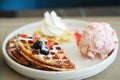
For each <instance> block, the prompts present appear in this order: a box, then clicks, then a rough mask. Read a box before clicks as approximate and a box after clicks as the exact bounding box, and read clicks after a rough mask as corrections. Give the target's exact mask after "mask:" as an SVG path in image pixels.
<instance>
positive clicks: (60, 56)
mask: <svg viewBox="0 0 120 80" xmlns="http://www.w3.org/2000/svg"><path fill="white" fill-rule="evenodd" d="M63 56H64V55H63V54H55V56H54V59H62V58H63Z"/></svg>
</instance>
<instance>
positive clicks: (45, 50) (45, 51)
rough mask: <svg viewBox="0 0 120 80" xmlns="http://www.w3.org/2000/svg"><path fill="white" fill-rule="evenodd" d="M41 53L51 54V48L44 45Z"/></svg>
mask: <svg viewBox="0 0 120 80" xmlns="http://www.w3.org/2000/svg"><path fill="white" fill-rule="evenodd" d="M40 53H41V54H44V55H48V54H49V49H48V48H47V47H45V46H44V47H43V46H42V49H41V50H40Z"/></svg>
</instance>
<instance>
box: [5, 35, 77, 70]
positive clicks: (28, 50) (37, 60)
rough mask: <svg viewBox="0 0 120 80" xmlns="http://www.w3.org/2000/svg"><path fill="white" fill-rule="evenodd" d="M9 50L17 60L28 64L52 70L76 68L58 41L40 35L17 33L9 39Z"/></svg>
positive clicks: (11, 55)
mask: <svg viewBox="0 0 120 80" xmlns="http://www.w3.org/2000/svg"><path fill="white" fill-rule="evenodd" d="M7 52H8V54H9V55H10V57H12V58H13V59H14V60H15V61H17V62H18V63H20V64H23V65H26V66H31V67H34V68H38V69H44V70H52V71H67V70H73V69H75V65H74V64H73V63H72V62H71V61H70V60H69V58H68V57H67V55H66V54H65V52H64V50H63V49H62V47H61V45H60V44H59V43H58V42H56V41H54V40H51V39H48V40H47V39H44V38H42V37H40V36H38V35H34V36H28V35H27V34H18V35H16V36H15V37H13V38H11V39H10V40H9V41H8V43H7Z"/></svg>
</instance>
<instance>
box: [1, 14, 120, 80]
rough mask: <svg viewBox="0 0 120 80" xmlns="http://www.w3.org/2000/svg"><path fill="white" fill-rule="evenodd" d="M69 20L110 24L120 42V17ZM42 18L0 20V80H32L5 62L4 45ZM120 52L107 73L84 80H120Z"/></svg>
mask: <svg viewBox="0 0 120 80" xmlns="http://www.w3.org/2000/svg"><path fill="white" fill-rule="evenodd" d="M68 18H69V19H78V20H84V21H91V22H95V21H97V22H98V21H99V22H108V23H110V24H111V25H112V27H113V28H114V29H115V31H116V32H117V36H118V38H119V40H120V16H118V17H68ZM41 19H42V18H36V17H31V18H0V80H31V79H29V78H26V77H25V76H22V75H20V74H19V73H17V72H15V71H14V70H12V69H11V68H10V67H9V66H8V65H7V64H6V62H5V60H4V58H3V56H2V49H1V48H2V43H3V41H4V39H5V38H6V36H7V35H8V34H9V33H11V32H12V31H14V30H15V29H17V28H19V27H21V26H23V25H25V24H28V23H31V22H35V21H40V20H41ZM119 46H120V45H119ZM119 52H120V50H119V49H118V55H117V57H116V59H115V61H114V62H113V63H112V65H110V66H109V67H108V68H107V69H106V70H105V71H103V72H101V73H100V74H97V75H95V76H93V77H90V78H87V79H84V80H119V79H120V69H119V68H120V62H119V61H120V54H119Z"/></svg>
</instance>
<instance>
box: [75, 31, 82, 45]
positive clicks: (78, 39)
mask: <svg viewBox="0 0 120 80" xmlns="http://www.w3.org/2000/svg"><path fill="white" fill-rule="evenodd" d="M74 35H75V39H76V44H77V46H79V42H80V39H81V34H80V33H79V31H76V32H75V33H74Z"/></svg>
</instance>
